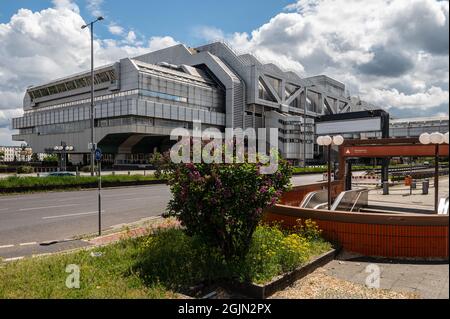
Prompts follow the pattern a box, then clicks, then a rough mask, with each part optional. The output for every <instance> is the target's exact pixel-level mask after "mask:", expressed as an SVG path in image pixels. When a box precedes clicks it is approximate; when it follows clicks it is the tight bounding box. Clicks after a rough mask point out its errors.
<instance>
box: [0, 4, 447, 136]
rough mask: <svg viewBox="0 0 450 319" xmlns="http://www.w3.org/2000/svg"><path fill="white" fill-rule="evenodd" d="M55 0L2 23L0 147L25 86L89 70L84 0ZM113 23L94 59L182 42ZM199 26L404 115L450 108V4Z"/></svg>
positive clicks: (305, 10) (307, 12)
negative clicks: (248, 26)
mask: <svg viewBox="0 0 450 319" xmlns="http://www.w3.org/2000/svg"><path fill="white" fill-rule="evenodd" d="M52 3H53V7H52V8H48V9H45V10H41V11H37V12H33V11H31V10H27V9H20V10H18V12H17V13H16V14H14V15H13V16H12V17H11V19H10V21H9V22H7V23H3V24H0V43H2V45H1V46H0V56H2V59H0V96H1V97H2V98H1V99H0V112H1V113H0V128H2V127H3V133H2V135H1V137H0V144H5V142H4V140H3V141H2V138H4V136H5V134H4V131H5V128H4V127H6V126H7V124H5V123H7V122H8V121H9V120H8V119H9V118H10V117H11V116H17V115H20V112H21V104H22V98H23V94H24V91H25V90H26V87H27V86H28V85H37V84H41V83H45V82H47V81H49V80H52V79H54V78H58V77H62V76H66V75H69V74H72V73H75V72H81V71H85V70H88V69H89V58H90V54H89V52H90V40H89V32H87V31H86V30H81V29H80V26H81V25H83V24H85V23H86V22H85V21H84V20H83V18H82V17H81V16H80V10H79V7H78V6H77V5H76V3H75V2H74V1H73V0H53V1H52ZM86 3H87V9H88V10H89V12H90V13H91V14H92V15H93V16H97V15H100V14H104V13H105V12H104V10H102V3H103V1H102V0H89V1H87V2H86ZM108 21H112V22H111V23H110V24H109V25H107V28H108V30H109V32H110V33H111V38H106V39H99V38H97V39H96V40H95V43H94V46H95V56H96V65H102V64H106V63H110V62H113V61H117V60H118V59H120V58H123V57H127V56H136V55H140V54H143V53H146V52H149V51H154V50H158V49H161V48H164V47H167V46H171V45H174V44H177V41H176V40H175V39H173V38H172V37H170V36H153V37H151V38H145V37H143V36H142V35H141V34H140V33H139V32H137V31H136V30H129V29H127V28H124V27H123V26H121V25H120V24H119V23H116V22H115V21H114V19H112V18H109V19H108ZM193 30H194V33H195V34H196V35H197V37H199V38H201V39H203V40H205V41H212V40H217V39H218V38H221V39H225V40H227V41H228V42H230V43H231V44H232V45H233V47H234V48H235V49H237V51H239V52H242V53H246V52H250V53H253V54H255V55H256V56H257V57H258V58H260V59H262V60H263V61H265V62H272V63H276V64H278V65H279V66H281V67H282V68H283V69H285V70H293V71H295V72H297V73H298V74H299V75H301V76H312V75H317V74H327V75H329V76H331V77H334V78H336V79H337V80H339V81H342V82H344V83H345V84H346V85H347V88H348V89H349V90H350V91H351V93H352V94H353V95H359V96H360V97H361V98H363V99H365V100H367V101H368V102H371V103H373V104H375V105H379V106H381V107H384V108H386V109H389V110H392V111H395V113H396V114H399V115H401V116H403V117H405V116H414V115H416V114H417V113H418V112H423V114H428V115H433V114H438V113H439V114H441V113H445V112H446V113H447V114H448V110H447V108H448V98H449V93H448V92H449V83H448V78H449V62H448V57H449V3H448V1H437V0H411V1H402V0H394V1H392V0H371V1H359V0H299V1H297V2H295V3H293V4H291V5H289V6H288V7H286V8H285V10H284V11H283V12H281V13H279V14H277V15H276V16H274V17H273V18H272V19H270V20H269V21H268V22H267V23H265V24H264V25H262V26H260V27H259V28H257V29H255V30H253V31H252V32H249V33H247V32H237V33H233V34H226V33H225V32H224V31H222V30H220V29H218V28H216V27H214V26H203V27H197V28H194V29H193ZM417 110H420V111H417ZM416 111H417V112H416ZM16 112H18V113H16ZM15 114H17V115H15ZM421 114H422V113H421ZM2 142H3V143H2Z"/></svg>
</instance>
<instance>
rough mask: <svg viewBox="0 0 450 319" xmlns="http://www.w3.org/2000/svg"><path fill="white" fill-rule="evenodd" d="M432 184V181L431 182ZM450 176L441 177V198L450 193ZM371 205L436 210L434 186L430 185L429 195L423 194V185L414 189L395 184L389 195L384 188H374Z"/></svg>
mask: <svg viewBox="0 0 450 319" xmlns="http://www.w3.org/2000/svg"><path fill="white" fill-rule="evenodd" d="M431 185H432V183H431ZM448 187H449V177H448V176H441V177H440V179H439V198H443V197H447V196H448V193H449V191H448V190H449V188H448ZM369 205H370V206H387V207H400V208H407V207H410V208H415V209H419V210H425V211H427V210H429V211H433V210H434V187H430V190H429V193H428V195H422V189H421V186H420V185H418V189H416V190H413V192H412V195H410V189H409V187H407V186H404V185H397V186H393V187H391V188H390V190H389V195H383V190H381V189H374V190H370V192H369Z"/></svg>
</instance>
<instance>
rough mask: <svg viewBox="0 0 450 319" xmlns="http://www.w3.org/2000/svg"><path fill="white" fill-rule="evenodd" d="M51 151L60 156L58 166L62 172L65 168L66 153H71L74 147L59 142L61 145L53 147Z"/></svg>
mask: <svg viewBox="0 0 450 319" xmlns="http://www.w3.org/2000/svg"><path fill="white" fill-rule="evenodd" d="M53 150H54V151H55V153H58V154H60V155H61V159H60V163H59V166H60V170H61V171H63V172H64V171H65V170H66V168H67V166H66V155H67V153H68V152H71V151H73V150H74V147H73V146H71V145H67V144H66V143H65V142H61V145H56V146H54V147H53Z"/></svg>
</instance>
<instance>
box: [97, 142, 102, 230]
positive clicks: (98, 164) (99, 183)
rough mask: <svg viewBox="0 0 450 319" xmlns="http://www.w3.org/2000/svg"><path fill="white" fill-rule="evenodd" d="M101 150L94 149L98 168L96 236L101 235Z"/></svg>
mask: <svg viewBox="0 0 450 319" xmlns="http://www.w3.org/2000/svg"><path fill="white" fill-rule="evenodd" d="M102 156H103V154H102V150H101V149H99V148H96V149H95V160H96V161H97V168H98V235H99V236H101V235H102Z"/></svg>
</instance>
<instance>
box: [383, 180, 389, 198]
mask: <svg viewBox="0 0 450 319" xmlns="http://www.w3.org/2000/svg"><path fill="white" fill-rule="evenodd" d="M383 195H389V182H383Z"/></svg>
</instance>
